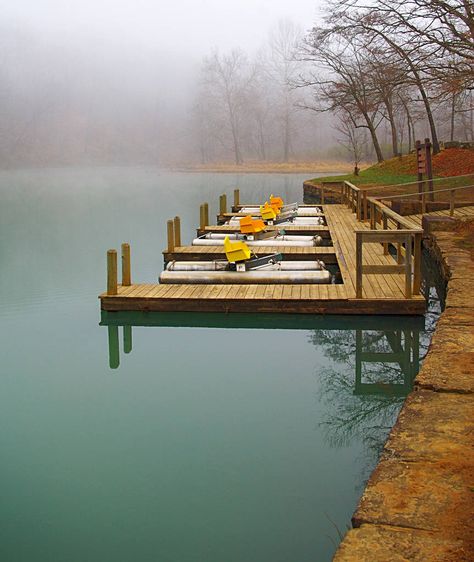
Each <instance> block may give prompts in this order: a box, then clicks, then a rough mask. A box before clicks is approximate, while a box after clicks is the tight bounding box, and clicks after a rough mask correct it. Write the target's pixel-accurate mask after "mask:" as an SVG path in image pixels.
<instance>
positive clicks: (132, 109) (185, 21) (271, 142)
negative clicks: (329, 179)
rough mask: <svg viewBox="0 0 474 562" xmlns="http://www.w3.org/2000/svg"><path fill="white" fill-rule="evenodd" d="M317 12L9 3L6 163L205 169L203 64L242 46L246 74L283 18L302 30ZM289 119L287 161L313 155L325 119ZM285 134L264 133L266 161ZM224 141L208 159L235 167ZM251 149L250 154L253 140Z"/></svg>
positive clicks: (2, 116) (275, 6)
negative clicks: (201, 143) (192, 166)
mask: <svg viewBox="0 0 474 562" xmlns="http://www.w3.org/2000/svg"><path fill="white" fill-rule="evenodd" d="M316 8H317V4H316V3H315V2H314V1H313V0H311V1H308V0H303V1H300V2H298V3H296V5H294V6H292V7H291V14H289V13H288V9H289V6H288V4H287V2H283V1H280V0H278V1H276V2H275V1H271V2H270V1H266V0H260V1H252V0H245V1H243V2H240V3H239V4H238V5H237V4H233V3H223V2H219V1H217V0H211V1H202V2H194V1H191V0H186V1H181V2H175V3H172V2H169V3H157V2H154V1H151V0H141V1H137V2H134V3H130V2H125V1H121V0H118V1H117V0H116V1H109V0H102V1H100V2H94V1H88V0H86V1H83V2H69V1H60V0H37V1H31V0H30V1H27V0H19V1H17V2H15V3H7V2H2V8H1V13H2V16H1V20H0V162H1V165H2V166H3V167H17V166H23V165H26V166H41V165H45V166H47V165H75V164H143V163H147V164H156V165H162V166H170V165H179V164H184V163H193V162H200V161H202V160H203V154H202V147H200V146H199V137H200V134H199V133H200V131H199V130H198V127H199V120H200V119H203V118H205V117H203V116H202V115H199V116H198V115H197V114H196V105H197V104H198V103H200V101H202V97H201V99H199V96H200V95H202V92H203V85H202V76H201V66H202V64H203V58H204V57H209V56H211V55H212V54H213V53H216V52H219V54H220V53H222V54H226V53H230V52H231V51H232V50H233V49H240V50H241V52H242V54H245V57H247V60H246V63H245V64H246V65H247V67H248V68H246V69H245V72H251V70H250V66H251V65H253V64H254V61H255V60H256V58H257V57H258V53H259V51H261V49H263V48H264V47H265V45H266V44H267V43H268V40H269V34H270V33H271V30H272V28H275V26H278V22H279V21H280V20H282V19H285V18H289V17H290V16H291V18H292V20H291V21H292V24H293V25H294V26H295V27H299V28H300V29H301V30H302V31H304V30H305V29H307V28H309V27H310V26H311V25H312V22H313V20H314V18H315V17H316V12H317V10H316ZM292 111H293V110H292ZM294 113H295V115H296V114H297V113H299V115H296V118H295V119H294V122H293V123H292V129H293V131H294V134H293V135H292V137H294V138H292V146H291V151H292V156H293V157H295V156H300V153H303V152H304V153H305V155H306V154H307V155H308V157H309V156H314V155H315V154H316V153H317V152H318V150H319V149H320V148H321V142H322V140H321V139H322V131H321V128H320V127H318V120H317V119H316V116H315V117H313V118H311V119H310V118H309V116H308V113H307V112H302V111H299V112H297V111H296V110H294ZM319 121H321V120H319ZM322 121H324V119H322ZM251 125H252V123H251V122H250V121H249V123H247V124H246V125H245V126H246V127H247V128H248V129H249V130H250V129H251ZM278 127H279V124H278V123H276V124H275V127H274V129H275V130H274V131H269V132H268V140H267V144H268V149H267V150H268V155H265V156H266V157H271V158H275V159H279V158H281V157H282V152H283V148H282V147H281V140H280V139H279V138H278V139H277V138H272V137H277V136H280V135H281V132H280V131H277V129H278ZM296 130H298V134H296ZM248 136H250V132H249V135H248ZM219 142H220V141H219ZM222 142H223V143H224V144H222V145H221V146H220V147H217V146H216V148H214V149H213V151H212V154H206V155H205V159H214V158H215V159H217V160H226V159H227V158H230V159H231V160H232V152H231V151H229V147H227V146H225V144H226V140H223V141H222ZM244 144H245V147H243V149H242V150H244V151H245V153H246V156H248V155H249V153H251V152H252V151H254V150H255V147H254V144H255V142H254V139H251V138H247V139H246V140H245V142H244ZM258 156H259V155H258V154H255V157H256V158H258Z"/></svg>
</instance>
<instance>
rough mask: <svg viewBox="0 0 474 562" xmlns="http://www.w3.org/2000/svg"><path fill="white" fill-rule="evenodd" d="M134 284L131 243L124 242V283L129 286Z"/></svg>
mask: <svg viewBox="0 0 474 562" xmlns="http://www.w3.org/2000/svg"><path fill="white" fill-rule="evenodd" d="M131 284H132V275H131V267H130V244H127V243H126V242H124V243H123V244H122V285H123V286H124V287H128V286H129V285H131Z"/></svg>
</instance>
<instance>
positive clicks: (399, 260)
mask: <svg viewBox="0 0 474 562" xmlns="http://www.w3.org/2000/svg"><path fill="white" fill-rule="evenodd" d="M401 228H402V226H401V224H400V223H397V230H401ZM397 264H398V265H402V264H403V254H402V244H401V242H397Z"/></svg>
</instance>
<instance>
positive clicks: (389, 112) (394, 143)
mask: <svg viewBox="0 0 474 562" xmlns="http://www.w3.org/2000/svg"><path fill="white" fill-rule="evenodd" d="M384 104H385V107H386V108H387V116H388V122H389V123H390V131H391V134H392V153H393V156H398V139H397V125H396V124H395V116H394V115H393V106H392V100H390V99H384Z"/></svg>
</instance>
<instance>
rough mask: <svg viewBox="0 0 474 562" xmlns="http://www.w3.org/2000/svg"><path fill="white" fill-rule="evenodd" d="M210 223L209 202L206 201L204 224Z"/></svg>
mask: <svg viewBox="0 0 474 562" xmlns="http://www.w3.org/2000/svg"><path fill="white" fill-rule="evenodd" d="M208 225H209V203H204V226H208Z"/></svg>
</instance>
